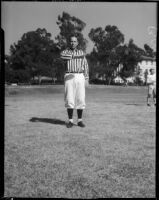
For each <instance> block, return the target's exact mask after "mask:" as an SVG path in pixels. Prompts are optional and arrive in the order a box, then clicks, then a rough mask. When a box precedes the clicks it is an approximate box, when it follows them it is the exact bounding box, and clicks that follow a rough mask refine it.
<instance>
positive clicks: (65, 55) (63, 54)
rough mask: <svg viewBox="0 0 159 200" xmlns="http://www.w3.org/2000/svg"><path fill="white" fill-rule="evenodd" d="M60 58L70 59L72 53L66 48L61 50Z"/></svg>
mask: <svg viewBox="0 0 159 200" xmlns="http://www.w3.org/2000/svg"><path fill="white" fill-rule="evenodd" d="M60 58H61V59H63V60H70V59H72V54H70V53H69V52H68V51H67V50H64V51H62V52H61V54H60Z"/></svg>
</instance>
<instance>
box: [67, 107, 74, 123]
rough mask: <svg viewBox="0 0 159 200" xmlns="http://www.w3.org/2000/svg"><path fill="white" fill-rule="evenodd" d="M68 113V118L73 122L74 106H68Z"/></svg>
mask: <svg viewBox="0 0 159 200" xmlns="http://www.w3.org/2000/svg"><path fill="white" fill-rule="evenodd" d="M67 114H68V118H69V121H71V122H73V119H72V117H73V109H72V108H68V109H67Z"/></svg>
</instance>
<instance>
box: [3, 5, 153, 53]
mask: <svg viewBox="0 0 159 200" xmlns="http://www.w3.org/2000/svg"><path fill="white" fill-rule="evenodd" d="M63 12H67V13H68V14H70V15H71V16H75V17H77V18H79V19H80V20H82V21H83V22H85V23H86V27H85V29H84V30H83V35H84V37H85V38H86V39H87V40H88V45H87V50H86V51H87V53H89V52H91V50H92V48H93V43H92V41H91V40H90V39H89V37H88V33H89V32H90V30H91V28H97V27H102V28H103V29H104V28H105V27H106V26H107V25H115V26H117V27H118V29H119V30H120V31H121V32H122V33H123V34H124V36H125V43H128V41H129V40H130V39H131V38H132V39H133V40H134V43H135V44H136V45H138V46H139V47H141V48H144V44H148V45H149V46H150V47H151V48H153V49H154V50H155V48H156V45H155V44H156V41H155V38H156V27H157V3H156V2H27V1H24V2H16V1H15V2H13V1H11V2H7V1H2V3H1V27H2V29H3V30H4V33H5V54H9V49H10V45H12V44H13V43H17V41H18V40H20V39H21V37H22V35H23V34H24V33H26V32H29V31H35V30H36V29H37V28H45V29H46V30H47V32H49V33H51V35H52V37H51V39H53V40H54V41H55V37H56V36H57V35H58V34H59V32H60V30H59V27H58V25H57V24H56V22H57V18H58V15H60V16H61V15H62V13H63Z"/></svg>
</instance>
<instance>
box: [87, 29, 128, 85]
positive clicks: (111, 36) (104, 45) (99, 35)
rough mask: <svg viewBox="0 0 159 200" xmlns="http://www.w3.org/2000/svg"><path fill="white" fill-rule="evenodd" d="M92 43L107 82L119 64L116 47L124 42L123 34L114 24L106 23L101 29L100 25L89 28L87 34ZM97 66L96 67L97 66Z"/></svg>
mask: <svg viewBox="0 0 159 200" xmlns="http://www.w3.org/2000/svg"><path fill="white" fill-rule="evenodd" d="M88 35H89V38H90V39H91V40H92V41H93V43H94V52H96V55H97V59H98V62H99V63H100V65H99V66H100V68H101V69H100V70H101V71H102V72H103V73H104V74H105V76H106V78H107V79H108V84H110V82H111V80H112V79H113V77H114V71H115V69H116V68H117V67H118V65H119V60H120V59H119V56H118V55H117V53H116V52H117V48H118V47H119V46H120V45H122V44H123V43H124V35H123V34H122V33H121V31H120V30H119V29H118V28H117V27H116V26H111V25H108V26H106V27H105V29H104V30H103V29H102V28H101V27H98V28H96V29H93V28H92V29H91V30H90V33H89V34H88ZM99 66H98V67H99Z"/></svg>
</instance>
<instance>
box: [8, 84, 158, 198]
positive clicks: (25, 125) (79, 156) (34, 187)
mask: <svg viewBox="0 0 159 200" xmlns="http://www.w3.org/2000/svg"><path fill="white" fill-rule="evenodd" d="M63 91H64V88H63V86H62V85H61V86H60V85H57V86H54V85H53V86H41V87H39V86H37V87H12V88H11V87H9V88H6V97H5V163H4V164H5V173H4V176H5V182H4V184H5V196H6V197H37V198H40V197H49V198H91V199H92V198H154V197H156V194H155V191H156V188H155V179H156V174H155V170H156V169H155V163H156V160H155V153H156V146H155V144H156V108H155V107H154V106H152V107H147V106H146V96H147V88H146V87H132V86H128V87H122V86H116V87H115V86H104V85H103V86H99V85H91V86H89V87H88V88H87V90H86V103H87V107H86V110H85V111H84V115H83V120H84V122H85V124H86V127H85V128H80V127H78V126H77V125H76V123H77V115H76V112H74V123H75V125H74V127H73V128H71V129H68V128H66V125H65V121H67V113H66V109H65V107H64V100H63V99H64V94H63Z"/></svg>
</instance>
